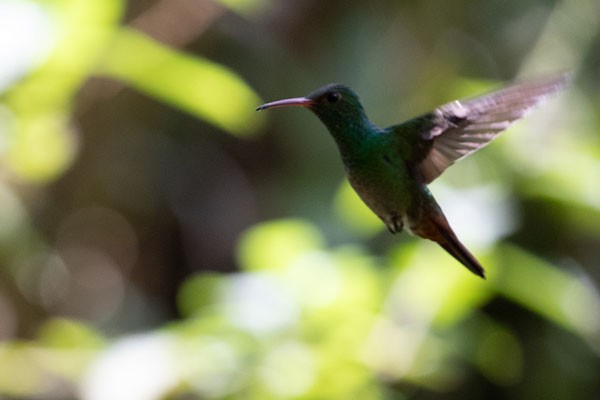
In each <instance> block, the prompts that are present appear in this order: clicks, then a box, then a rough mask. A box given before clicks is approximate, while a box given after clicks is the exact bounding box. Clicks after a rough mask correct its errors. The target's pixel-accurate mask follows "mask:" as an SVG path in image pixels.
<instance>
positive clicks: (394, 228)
mask: <svg viewBox="0 0 600 400" xmlns="http://www.w3.org/2000/svg"><path fill="white" fill-rule="evenodd" d="M385 225H386V226H387V228H388V230H389V231H390V232H391V233H392V234H394V235H395V234H396V233H400V232H402V229H404V223H403V222H402V218H400V217H399V216H397V215H396V214H392V215H391V216H390V217H389V218H387V221H386V223H385Z"/></svg>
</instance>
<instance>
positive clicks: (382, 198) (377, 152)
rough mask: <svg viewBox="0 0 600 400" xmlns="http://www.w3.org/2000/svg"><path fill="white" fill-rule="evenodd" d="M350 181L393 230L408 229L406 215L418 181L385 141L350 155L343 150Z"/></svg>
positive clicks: (361, 196) (416, 190) (411, 204)
mask: <svg viewBox="0 0 600 400" xmlns="http://www.w3.org/2000/svg"><path fill="white" fill-rule="evenodd" d="M342 158H343V159H344V165H345V167H346V174H347V176H348V180H349V181H350V184H351V185H352V187H353V188H354V190H355V191H356V193H357V194H358V195H359V197H360V198H361V199H362V201H363V202H364V203H365V204H366V205H367V206H368V207H369V208H370V209H371V210H372V211H373V212H374V213H375V214H376V215H377V216H378V217H379V218H380V219H381V220H382V221H383V222H384V223H385V224H386V225H387V227H388V229H389V230H390V231H392V232H394V233H396V232H399V231H401V230H402V228H403V227H405V228H408V229H409V230H410V225H411V224H410V222H409V221H408V218H407V215H408V214H409V210H410V209H411V208H412V206H413V200H414V198H415V197H416V194H417V193H418V190H419V189H418V187H417V186H418V184H417V182H416V181H415V180H414V179H413V177H412V176H411V174H410V171H409V169H408V167H407V166H406V163H405V162H404V160H403V159H402V158H401V156H400V155H399V154H398V153H397V152H396V151H395V149H394V148H393V147H390V146H388V145H386V144H385V143H381V144H375V145H370V146H364V147H363V148H362V151H360V152H354V153H353V154H352V155H350V156H348V155H344V154H342Z"/></svg>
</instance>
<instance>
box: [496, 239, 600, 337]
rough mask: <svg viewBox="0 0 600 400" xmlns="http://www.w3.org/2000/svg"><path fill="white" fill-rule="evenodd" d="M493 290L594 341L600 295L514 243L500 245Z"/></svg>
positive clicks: (597, 331)
mask: <svg viewBox="0 0 600 400" xmlns="http://www.w3.org/2000/svg"><path fill="white" fill-rule="evenodd" d="M498 254H499V256H500V257H501V258H500V260H501V269H500V271H501V273H499V274H498V280H497V283H496V286H497V290H498V291H500V293H502V294H503V295H505V296H506V297H508V298H510V299H512V300H513V301H515V302H517V303H519V304H521V305H522V306H524V307H526V308H528V309H530V310H532V311H534V312H536V313H538V314H540V315H541V316H543V317H545V318H548V319H549V320H551V321H554V322H555V323H557V324H559V325H561V326H562V327H564V328H565V329H568V330H570V331H573V332H574V333H577V334H579V335H581V336H582V337H584V338H586V339H590V340H592V341H594V342H595V343H596V345H598V343H597V341H598V335H599V334H600V314H598V310H600V296H599V295H598V292H597V290H596V289H595V288H594V287H593V286H592V285H590V284H589V283H588V282H587V281H586V280H585V279H584V277H577V276H575V275H573V274H570V273H568V272H566V271H564V270H561V269H558V268H557V267H555V266H553V265H552V264H550V263H548V262H546V261H544V260H542V259H540V258H537V257H535V256H533V255H531V254H529V253H527V252H526V251H524V250H521V249H519V248H517V247H511V246H507V245H505V246H502V247H501V250H500V251H499V252H498Z"/></svg>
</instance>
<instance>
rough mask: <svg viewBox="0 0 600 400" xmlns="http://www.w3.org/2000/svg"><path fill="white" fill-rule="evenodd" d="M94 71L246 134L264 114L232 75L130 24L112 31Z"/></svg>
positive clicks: (257, 125)
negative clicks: (104, 52)
mask: <svg viewBox="0 0 600 400" xmlns="http://www.w3.org/2000/svg"><path fill="white" fill-rule="evenodd" d="M98 72H99V73H100V74H103V75H106V76H109V77H112V78H116V79H119V80H121V81H123V82H124V83H125V84H128V85H131V86H133V87H135V88H136V89H138V90H141V91H143V92H145V93H147V94H149V95H151V96H154V97H157V98H158V99H160V100H163V101H166V102H168V103H170V104H172V105H174V106H177V107H179V108H181V109H184V110H186V111H188V112H190V113H192V114H194V115H197V116H198V117H200V118H203V119H206V120H207V121H209V122H211V123H212V124H214V125H216V126H218V127H220V128H222V129H224V130H226V131H228V132H230V133H233V134H236V135H240V136H246V135H251V134H253V133H256V132H257V130H258V129H259V128H260V126H261V122H262V118H263V116H262V115H261V114H260V113H257V112H255V108H256V107H257V106H258V105H260V104H261V103H262V100H261V99H260V97H258V96H257V95H256V93H255V92H254V91H253V90H252V89H251V88H250V86H248V84H247V83H245V82H244V81H243V80H242V78H240V77H239V76H238V75H237V74H235V73H234V72H232V71H231V70H229V69H228V68H227V67H225V66H223V65H219V64H217V63H214V62H212V61H209V60H207V59H204V58H201V57H197V56H191V55H188V54H184V53H181V52H177V51H175V50H173V49H170V48H168V47H167V46H164V45H162V44H160V43H158V42H156V41H154V40H152V39H151V38H149V37H147V36H145V35H144V34H142V33H140V32H137V31H135V30H132V29H127V28H123V29H122V30H121V31H119V32H118V33H117V35H116V37H115V38H114V41H113V43H112V46H111V47H110V48H109V50H108V52H107V53H106V54H105V57H104V62H103V63H102V64H101V65H100V67H99V70H98Z"/></svg>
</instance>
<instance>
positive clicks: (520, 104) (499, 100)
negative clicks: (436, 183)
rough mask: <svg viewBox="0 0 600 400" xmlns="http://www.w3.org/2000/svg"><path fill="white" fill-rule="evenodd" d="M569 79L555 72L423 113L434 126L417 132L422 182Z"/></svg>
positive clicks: (499, 130) (418, 170)
mask: <svg viewBox="0 0 600 400" xmlns="http://www.w3.org/2000/svg"><path fill="white" fill-rule="evenodd" d="M570 81H571V75H570V74H561V75H558V76H557V75H554V76H551V77H546V78H543V79H539V80H534V81H530V82H525V83H520V84H516V85H513V86H509V87H507V88H505V89H501V90H498V91H496V92H492V93H490V94H487V95H483V96H480V97H477V98H474V99H471V100H462V101H458V100H457V101H453V102H451V103H447V104H444V105H443V106H440V107H438V108H436V109H435V110H434V111H433V112H432V113H430V114H427V116H426V117H429V118H431V117H433V122H434V123H433V127H432V128H431V129H429V130H425V131H420V132H419V134H420V138H419V140H420V141H422V142H423V141H424V142H425V143H422V145H424V146H420V147H421V148H423V149H425V151H424V152H423V153H422V154H421V158H420V159H417V168H416V172H417V173H418V174H419V175H420V176H421V178H422V179H423V181H424V182H425V183H429V182H431V181H433V180H434V179H435V178H437V177H438V176H440V174H441V173H442V172H444V170H445V169H446V168H448V167H449V166H450V165H452V164H453V163H454V162H456V161H458V160H460V159H462V158H464V157H466V156H468V155H469V154H471V153H473V152H475V151H477V150H479V149H480V148H482V147H484V146H486V145H487V144H488V143H489V142H490V141H491V140H492V139H494V138H495V137H496V136H497V135H498V134H499V133H500V132H502V131H503V130H505V129H506V128H508V127H509V126H510V125H511V124H512V123H513V122H514V121H516V120H518V119H520V118H522V117H523V116H525V115H526V114H527V113H528V112H529V111H530V110H532V109H533V108H534V107H535V106H537V105H539V104H540V103H542V102H543V101H544V100H546V99H547V98H548V97H549V96H550V95H552V94H554V93H556V92H558V91H559V90H561V89H564V88H565V87H566V86H567V85H568V84H569V82H570ZM420 118H423V117H420Z"/></svg>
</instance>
